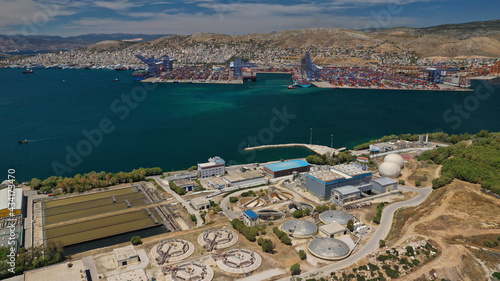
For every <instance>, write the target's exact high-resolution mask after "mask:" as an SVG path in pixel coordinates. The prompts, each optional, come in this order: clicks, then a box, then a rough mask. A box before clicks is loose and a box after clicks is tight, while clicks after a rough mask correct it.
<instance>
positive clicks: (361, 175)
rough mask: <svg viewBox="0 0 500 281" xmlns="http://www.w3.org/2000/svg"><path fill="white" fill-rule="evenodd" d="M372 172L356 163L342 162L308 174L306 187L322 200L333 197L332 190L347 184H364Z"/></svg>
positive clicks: (368, 180)
mask: <svg viewBox="0 0 500 281" xmlns="http://www.w3.org/2000/svg"><path fill="white" fill-rule="evenodd" d="M371 176H372V173H371V172H370V171H365V170H363V169H362V168H361V167H359V166H357V165H355V164H342V165H337V166H333V167H328V168H327V169H322V170H318V171H312V172H310V173H307V174H306V188H307V190H309V191H310V192H312V193H314V194H316V196H318V197H319V198H320V199H322V200H328V199H330V197H331V194H332V190H333V189H336V188H339V187H343V186H347V185H353V186H357V185H364V184H368V183H369V182H370V179H371Z"/></svg>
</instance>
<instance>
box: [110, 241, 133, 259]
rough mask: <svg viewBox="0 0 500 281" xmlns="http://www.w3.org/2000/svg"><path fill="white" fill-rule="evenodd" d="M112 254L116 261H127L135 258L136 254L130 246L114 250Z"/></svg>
mask: <svg viewBox="0 0 500 281" xmlns="http://www.w3.org/2000/svg"><path fill="white" fill-rule="evenodd" d="M113 254H114V255H115V257H116V259H117V260H118V261H122V260H127V259H129V258H131V257H137V252H136V251H135V249H134V246H132V245H128V246H126V247H121V248H116V249H114V250H113Z"/></svg>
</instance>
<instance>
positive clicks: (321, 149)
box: [245, 143, 346, 155]
mask: <svg viewBox="0 0 500 281" xmlns="http://www.w3.org/2000/svg"><path fill="white" fill-rule="evenodd" d="M295 146H302V147H305V148H308V149H309V150H311V151H314V152H316V153H317V154H325V153H332V151H333V152H334V153H335V155H337V154H339V152H341V151H343V150H345V149H346V148H345V147H342V148H333V149H332V148H330V147H328V146H324V145H316V144H305V143H287V144H268V145H260V146H254V147H247V148H245V150H257V149H266V148H278V147H295Z"/></svg>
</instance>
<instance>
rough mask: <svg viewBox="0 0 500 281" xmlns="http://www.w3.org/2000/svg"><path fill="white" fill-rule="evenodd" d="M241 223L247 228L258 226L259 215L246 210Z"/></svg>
mask: <svg viewBox="0 0 500 281" xmlns="http://www.w3.org/2000/svg"><path fill="white" fill-rule="evenodd" d="M243 222H244V223H245V224H246V225H248V226H254V225H257V224H259V215H257V213H255V212H254V211H252V210H246V211H244V212H243Z"/></svg>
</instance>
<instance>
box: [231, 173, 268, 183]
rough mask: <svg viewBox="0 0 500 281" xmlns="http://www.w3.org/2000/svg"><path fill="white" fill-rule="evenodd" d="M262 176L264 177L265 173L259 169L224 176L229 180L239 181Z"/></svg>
mask: <svg viewBox="0 0 500 281" xmlns="http://www.w3.org/2000/svg"><path fill="white" fill-rule="evenodd" d="M261 177H264V175H263V174H262V173H261V172H257V171H248V172H243V173H237V174H233V175H226V176H224V178H225V179H226V180H228V181H229V182H238V181H244V180H249V179H255V178H261Z"/></svg>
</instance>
